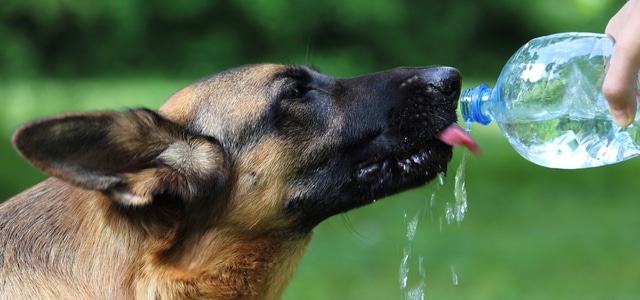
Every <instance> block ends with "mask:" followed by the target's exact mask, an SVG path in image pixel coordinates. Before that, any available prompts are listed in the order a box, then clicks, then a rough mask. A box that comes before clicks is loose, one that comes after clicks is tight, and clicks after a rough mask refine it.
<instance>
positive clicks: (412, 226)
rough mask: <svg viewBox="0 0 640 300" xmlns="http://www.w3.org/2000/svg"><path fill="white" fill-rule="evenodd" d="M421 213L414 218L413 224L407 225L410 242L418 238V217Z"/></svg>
mask: <svg viewBox="0 0 640 300" xmlns="http://www.w3.org/2000/svg"><path fill="white" fill-rule="evenodd" d="M419 215H420V213H419V212H417V213H416V215H415V216H414V217H413V219H412V220H411V222H409V223H408V224H407V239H408V240H409V242H411V241H413V238H414V237H415V236H416V230H417V229H418V216H419Z"/></svg>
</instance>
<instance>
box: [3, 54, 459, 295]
mask: <svg viewBox="0 0 640 300" xmlns="http://www.w3.org/2000/svg"><path fill="white" fill-rule="evenodd" d="M459 88H460V81H459V76H458V74H457V72H455V71H454V70H451V69H448V68H435V67H434V68H425V69H406V68H400V69H394V70H390V71H387V72H383V73H376V74H372V75H367V76H363V77H358V78H352V79H337V78H333V77H329V76H327V75H323V74H321V73H319V72H317V71H315V70H312V69H310V68H306V67H295V66H283V65H270V64H265V65H252V66H244V67H240V68H236V69H232V70H229V71H225V72H222V73H219V74H216V75H213V76H211V77H208V78H205V79H202V80H200V81H198V82H195V83H194V84H192V85H190V86H188V87H185V88H184V89H182V90H180V91H178V92H176V93H175V94H174V95H173V96H172V97H171V98H169V99H168V100H167V102H166V103H165V104H164V105H163V106H162V107H161V108H160V109H159V110H158V111H152V110H147V109H136V110H130V111H126V112H114V111H103V112H93V113H76V114H67V115H62V116H56V117H51V118H46V119H43V120H38V121H35V122H33V123H30V124H27V125H25V126H23V127H21V128H20V129H18V130H17V132H16V134H15V135H14V139H13V141H14V144H15V146H16V148H17V149H18V151H19V152H20V153H21V154H22V155H23V156H24V157H25V158H26V159H27V160H29V161H30V162H31V163H32V164H33V165H34V166H35V167H37V168H39V169H41V170H42V171H44V172H45V173H47V174H48V175H50V176H51V178H49V179H47V180H45V181H43V182H41V183H39V184H37V185H35V186H33V187H32V188H30V189H28V190H26V191H24V192H23V193H21V194H19V195H17V196H15V197H13V198H12V199H9V200H8V201H6V202H5V203H4V204H2V206H0V298H1V299H277V298H279V297H280V295H281V294H282V292H283V290H284V288H285V287H286V285H287V282H288V281H289V279H290V278H291V276H292V275H293V273H294V271H295V269H296V266H297V264H298V262H299V261H300V259H301V257H302V255H303V252H304V249H305V247H306V245H307V244H308V242H309V240H310V238H311V231H312V229H313V227H314V226H315V225H317V224H318V223H319V222H321V221H322V220H324V219H326V218H328V217H330V216H332V215H335V214H339V213H341V212H344V211H347V210H350V209H353V208H356V207H359V206H362V205H366V204H368V203H371V202H373V201H374V200H376V199H378V198H382V197H384V196H386V195H390V194H393V193H396V192H399V191H402V190H405V189H408V188H411V187H414V186H417V185H420V184H424V183H426V182H427V181H429V180H431V179H433V178H434V177H435V175H436V174H437V173H440V172H444V171H446V165H447V163H448V162H449V160H450V158H451V147H449V146H447V145H445V144H443V143H441V142H439V141H437V140H436V139H435V138H434V136H435V135H436V134H437V132H439V131H440V130H442V129H443V128H444V127H446V126H447V125H449V124H451V123H453V122H455V99H457V96H458V93H459ZM418 106H420V107H421V108H417V107H418ZM416 111H417V112H418V114H416ZM407 121H410V124H409V123H407ZM413 152H415V153H416V154H415V155H413V156H409V155H410V154H412V153H413ZM416 155H417V156H416ZM405 156H407V158H405ZM418 156H420V157H418ZM411 160H413V163H412V162H411ZM403 169H404V171H402V170H403Z"/></svg>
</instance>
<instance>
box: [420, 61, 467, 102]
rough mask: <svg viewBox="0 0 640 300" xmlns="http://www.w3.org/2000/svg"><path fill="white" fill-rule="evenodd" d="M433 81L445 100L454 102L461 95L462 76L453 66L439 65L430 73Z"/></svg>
mask: <svg viewBox="0 0 640 300" xmlns="http://www.w3.org/2000/svg"><path fill="white" fill-rule="evenodd" d="M428 77H429V78H430V79H431V81H430V82H431V83H432V85H433V87H434V88H435V89H437V90H438V91H439V92H440V93H441V94H442V96H443V97H444V98H445V100H447V101H450V102H453V103H454V104H455V103H456V102H457V101H458V98H459V97H460V88H461V87H462V77H461V76H460V72H458V70H456V69H454V68H451V67H438V68H436V69H435V70H433V72H430V74H428Z"/></svg>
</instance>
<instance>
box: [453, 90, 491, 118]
mask: <svg viewBox="0 0 640 300" xmlns="http://www.w3.org/2000/svg"><path fill="white" fill-rule="evenodd" d="M491 90H492V89H491V88H490V87H489V86H488V85H486V84H481V85H479V86H477V87H476V88H473V89H467V90H465V91H464V92H462V96H461V97H460V106H461V108H460V110H461V111H462V118H463V119H464V121H465V122H476V123H480V124H482V125H487V124H489V123H491V116H489V115H488V114H487V111H486V109H485V110H483V108H484V105H485V103H486V102H487V101H489V95H491Z"/></svg>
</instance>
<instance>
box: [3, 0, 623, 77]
mask: <svg viewBox="0 0 640 300" xmlns="http://www.w3.org/2000/svg"><path fill="white" fill-rule="evenodd" d="M622 2H623V1H622V0H606V1H604V0H603V1H591V0H571V1H554V0H541V1H525V2H522V1H518V0H459V1H416V0H413V1H412V0H404V1H394V0H380V1H366V0H349V1H342V0H328V1H296V0H239V1H231V0H228V1H225V0H217V1H209V0H188V1H169V0H159V1H150V0H111V1H83V0H5V1H4V2H3V8H2V9H1V10H0V45H2V47H0V76H3V77H16V76H38V75H47V76H73V77H77V76H100V75H109V76H121V75H122V74H141V73H142V74H150V73H151V74H159V75H162V76H170V77H175V76H189V77H193V76H202V75H205V74H209V73H213V72H214V71H218V70H222V69H225V68H228V67H231V66H235V65H239V64H245V63H253V62H262V61H274V62H284V63H305V64H312V65H320V67H321V68H323V70H324V69H325V67H326V68H327V69H329V70H331V71H335V73H334V74H335V75H354V74H357V73H362V72H369V71H374V70H381V69H387V68H391V67H394V66H398V65H428V64H447V65H453V66H456V67H459V68H461V69H463V70H466V71H465V72H466V74H468V75H471V76H477V75H478V74H479V75H483V76H495V75H494V74H497V73H498V71H499V69H500V67H501V65H502V64H503V63H504V62H505V61H506V58H508V57H509V55H510V54H511V53H513V51H515V50H516V49H517V48H518V47H519V46H520V45H522V44H523V43H524V42H526V41H527V40H529V39H531V38H533V37H536V36H540V35H544V34H549V33H553V32H560V31H595V32H602V31H603V30H604V27H605V25H606V21H607V19H608V18H609V17H610V16H612V15H613V13H614V12H615V11H616V10H617V8H618V7H619V6H621V4H622Z"/></svg>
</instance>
